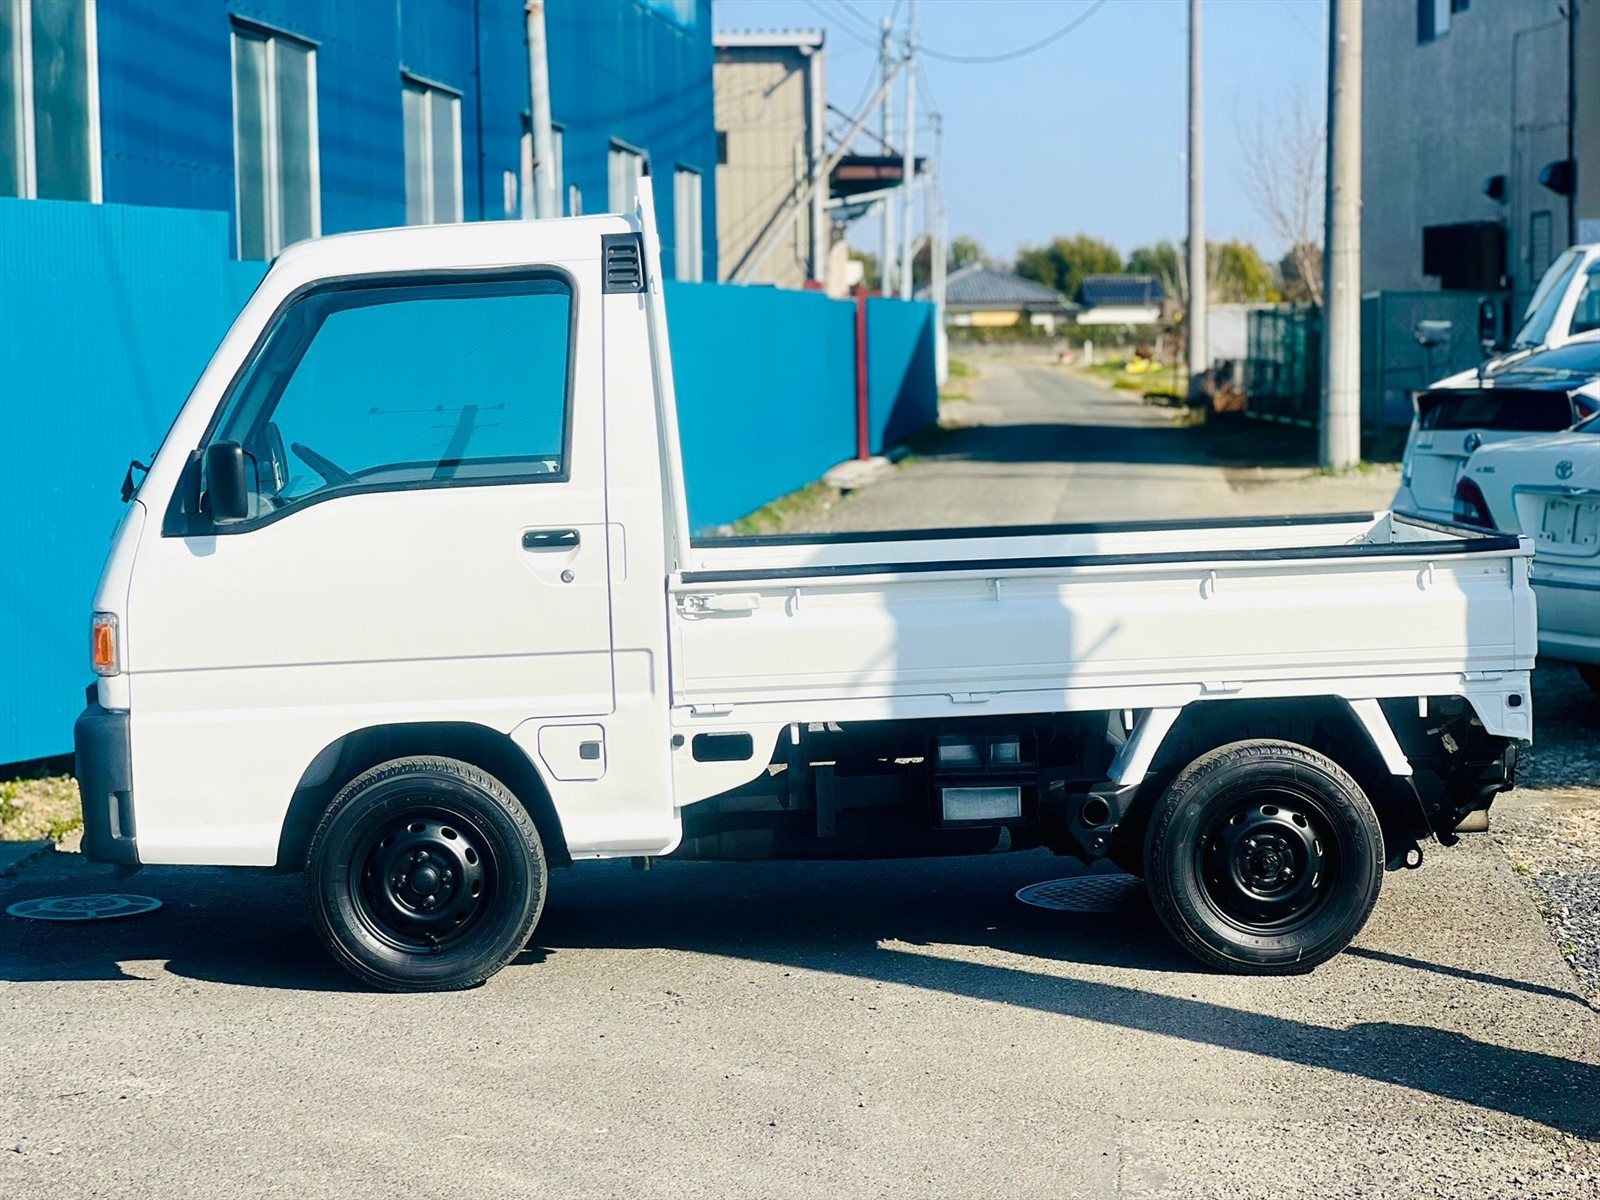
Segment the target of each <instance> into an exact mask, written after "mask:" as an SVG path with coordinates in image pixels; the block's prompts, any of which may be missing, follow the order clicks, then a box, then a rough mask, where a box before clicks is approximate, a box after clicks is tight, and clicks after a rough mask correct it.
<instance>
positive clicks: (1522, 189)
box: [1361, 0, 1600, 297]
mask: <svg viewBox="0 0 1600 1200" xmlns="http://www.w3.org/2000/svg"><path fill="white" fill-rule="evenodd" d="M1575 2H1576V5H1577V10H1576V15H1575V16H1574V12H1573V3H1572V0H1368V3H1367V4H1366V5H1365V6H1364V9H1363V17H1362V25H1363V28H1362V59H1363V63H1362V67H1363V69H1362V110H1363V111H1362V161H1361V175H1362V219H1361V287H1362V290H1363V291H1364V292H1372V291H1377V290H1388V289H1398V290H1407V289H1427V288H1434V287H1444V288H1456V289H1460V290H1466V291H1479V290H1489V289H1491V288H1494V287H1496V286H1497V285H1499V281H1500V280H1503V281H1504V284H1503V286H1507V287H1509V288H1511V289H1512V290H1513V291H1514V292H1515V293H1517V294H1518V296H1519V297H1521V296H1525V294H1526V293H1527V292H1528V291H1530V290H1531V289H1532V288H1533V286H1534V284H1536V283H1537V282H1538V280H1539V276H1540V275H1541V274H1542V273H1543V272H1544V269H1545V267H1547V266H1548V265H1549V264H1550V262H1551V260H1552V259H1553V258H1554V257H1555V256H1556V255H1557V254H1559V253H1560V252H1561V250H1562V249H1564V248H1565V247H1566V246H1567V245H1569V244H1570V243H1571V242H1572V241H1574V240H1578V241H1584V240H1591V241H1593V240H1600V0H1575Z"/></svg>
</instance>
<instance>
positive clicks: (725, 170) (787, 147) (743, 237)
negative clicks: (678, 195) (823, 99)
mask: <svg viewBox="0 0 1600 1200" xmlns="http://www.w3.org/2000/svg"><path fill="white" fill-rule="evenodd" d="M811 53H821V51H820V50H816V51H812V52H811ZM808 62H809V55H808V54H806V53H803V52H802V51H801V50H799V49H796V48H792V47H771V46H761V47H756V46H719V47H718V48H717V51H716V71H715V78H716V96H717V107H716V125H717V129H718V130H719V131H720V132H721V133H722V134H723V136H724V137H725V139H726V145H727V161H726V162H724V163H722V164H720V165H719V166H718V167H717V237H718V240H719V241H720V243H721V255H722V259H721V271H722V274H721V276H720V278H722V279H727V278H729V277H730V276H731V274H732V273H733V272H734V271H735V270H736V269H737V268H738V267H739V266H740V265H741V264H742V263H743V261H744V260H745V257H746V255H747V254H748V252H749V251H750V250H751V248H752V247H753V246H754V244H755V242H756V240H757V239H758V238H759V237H760V236H761V234H762V232H763V231H764V230H765V229H766V228H767V226H768V225H769V224H770V223H771V221H772V220H773V218H774V216H775V215H777V214H779V213H781V212H785V211H786V210H787V208H788V207H789V205H790V202H791V200H792V198H793V196H794V194H795V189H796V188H797V187H799V186H801V185H803V184H804V182H805V180H806V176H807V162H808V146H809V138H810V132H809V131H810V128H811V122H810V119H809V115H808V114H809V113H810V111H811V96H810V89H809V87H808V84H807V78H808V76H807V64H808ZM810 260H811V222H810V219H809V211H808V212H802V213H801V214H800V215H799V217H797V218H796V219H795V221H794V222H793V223H792V225H791V226H790V228H789V230H788V232H787V233H786V234H785V235H784V236H783V238H782V239H781V240H780V241H779V242H778V243H777V245H775V246H774V247H773V249H772V251H771V253H770V254H768V256H767V258H766V261H765V262H764V263H763V264H762V266H761V269H760V270H759V271H757V272H755V273H754V274H752V275H749V276H747V277H745V280H744V281H745V282H751V283H773V284H777V285H778V286H779V287H800V286H801V285H802V284H804V283H805V281H806V280H807V279H808V278H809V277H810Z"/></svg>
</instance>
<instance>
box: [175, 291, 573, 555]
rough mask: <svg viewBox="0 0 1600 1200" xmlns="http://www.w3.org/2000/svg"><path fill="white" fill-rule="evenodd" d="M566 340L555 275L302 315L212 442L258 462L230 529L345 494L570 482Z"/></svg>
mask: <svg viewBox="0 0 1600 1200" xmlns="http://www.w3.org/2000/svg"><path fill="white" fill-rule="evenodd" d="M571 329H572V290H571V286H570V284H569V283H568V282H567V281H566V280H565V279H564V278H556V277H551V276H543V277H538V278H523V279H518V280H505V279H495V280H480V281H475V282H451V283H427V284H407V283H383V284H379V285H373V284H363V285H361V286H357V287H349V286H344V287H337V288H330V289H327V290H322V291H317V292H312V293H310V294H308V295H306V296H304V297H302V298H301V299H299V300H297V301H295V302H293V303H292V304H291V305H290V306H288V307H287V308H286V309H285V310H284V311H283V313H282V314H281V315H280V316H279V318H278V320H277V322H276V324H275V325H274V326H273V328H272V330H271V332H270V333H269V334H268V336H267V338H266V340H265V341H264V342H263V343H262V345H261V346H260V348H259V350H258V352H257V353H256V355H255V358H254V360H253V361H252V362H251V363H250V364H249V366H248V368H247V369H246V371H245V373H244V375H243V378H242V380H241V382H240V383H239V384H238V385H237V387H236V389H235V390H234V392H233V394H232V395H231V396H230V397H229V399H228V400H227V402H226V406H225V408H224V411H223V414H222V418H221V420H220V421H219V422H218V424H217V426H216V429H215V432H214V433H213V435H212V437H211V443H236V444H237V445H238V446H240V447H242V449H243V453H244V455H245V462H246V464H247V469H246V478H247V480H248V481H250V482H249V484H248V485H247V486H248V487H249V491H250V495H249V497H248V501H249V503H248V516H246V517H245V518H244V519H243V520H242V521H234V522H230V523H229V524H230V525H231V527H232V528H233V529H239V528H250V527H253V526H254V525H256V524H260V523H262V522H264V521H268V520H272V519H275V518H277V517H278V516H279V515H280V514H282V513H284V512H285V511H286V510H289V509H293V508H295V507H297V506H303V505H306V504H309V503H312V502H314V501H319V500H326V499H332V498H335V497H337V496H339V495H341V494H345V493H362V492H372V491H389V490H399V489H410V488H418V487H450V486H463V485H481V484H494V483H539V482H560V481H563V480H565V479H566V478H567V436H568V427H569V392H570V378H569V376H570V372H569V359H570V350H571V346H570V341H571ZM206 482H207V481H204V480H203V481H202V485H201V486H202V491H204V489H205V487H206ZM201 507H202V508H204V507H205V502H204V500H202V501H201Z"/></svg>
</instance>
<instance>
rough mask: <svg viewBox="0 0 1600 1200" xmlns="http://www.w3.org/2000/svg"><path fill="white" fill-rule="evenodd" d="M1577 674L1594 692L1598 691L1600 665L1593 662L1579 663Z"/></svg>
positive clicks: (1599, 688)
mask: <svg viewBox="0 0 1600 1200" xmlns="http://www.w3.org/2000/svg"><path fill="white" fill-rule="evenodd" d="M1578 674H1579V675H1580V676H1582V678H1583V681H1584V682H1585V683H1587V684H1588V685H1589V686H1590V687H1591V688H1593V689H1594V690H1595V691H1596V692H1600V665H1596V664H1594V663H1579V664H1578Z"/></svg>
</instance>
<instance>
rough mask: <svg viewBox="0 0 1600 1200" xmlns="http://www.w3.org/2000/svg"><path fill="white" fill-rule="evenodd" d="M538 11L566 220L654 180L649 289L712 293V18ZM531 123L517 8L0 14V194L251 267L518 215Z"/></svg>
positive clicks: (309, 4) (660, 1)
mask: <svg viewBox="0 0 1600 1200" xmlns="http://www.w3.org/2000/svg"><path fill="white" fill-rule="evenodd" d="M546 9H547V16H546V24H547V30H548V42H549V56H548V57H549V69H550V90H551V113H552V118H553V124H554V125H555V144H556V154H555V156H554V157H555V160H556V161H555V162H554V164H553V168H554V171H555V173H556V176H557V181H558V187H557V191H558V194H559V195H560V197H561V199H562V209H563V211H564V212H566V213H568V214H571V213H574V212H585V211H586V212H606V211H615V210H617V209H618V208H620V207H621V206H623V205H624V204H626V203H627V202H628V201H629V200H630V199H631V195H628V194H626V193H627V192H628V190H629V189H630V188H631V183H632V180H633V178H635V177H636V175H637V172H638V170H639V169H640V167H641V165H642V164H643V163H644V162H645V161H648V163H649V167H650V170H651V173H652V174H654V175H655V176H656V177H657V181H658V182H657V187H656V193H657V196H658V198H659V200H658V203H659V205H660V208H661V212H660V216H661V224H662V234H663V237H662V240H663V249H664V252H665V255H666V258H667V261H666V263H665V267H666V270H667V273H668V274H669V275H671V276H673V277H675V278H678V279H687V280H696V279H702V278H704V279H715V278H716V232H715V231H716V213H715V198H714V184H715V178H716V145H717V143H716V133H715V130H714V127H713V107H712V62H713V50H712V43H711V2H710V0H547V3H546ZM529 108H530V103H529V63H528V46H527V39H526V24H525V14H524V6H523V2H522V0H16V2H15V3H11V2H9V0H8V3H6V4H3V5H0V196H4V195H10V196H23V197H29V196H38V197H44V198H54V199H71V200H91V201H103V202H105V203H110V204H138V205H158V206H168V207H177V208H198V209H209V210H213V211H217V212H226V213H228V214H229V219H230V222H231V232H232V238H233V246H234V250H235V253H236V255H237V256H238V257H240V258H245V259H265V258H270V257H272V256H273V255H274V254H276V253H277V251H278V250H280V249H282V247H283V246H284V245H286V244H288V243H290V242H293V241H296V240H298V239H300V238H302V237H306V236H311V235H314V234H319V233H340V232H344V231H347V230H353V229H368V228H375V227H380V226H387V225H400V224H405V223H407V222H420V221H447V220H462V219H465V220H496V219H504V218H516V217H520V216H522V215H524V213H525V203H526V201H527V199H528V196H529V192H530V188H529V183H530V180H531V172H532V170H533V164H532V151H531V146H532V140H531V136H530V135H529V133H528V130H529V118H528V113H529ZM669 182H670V183H671V186H668V184H669ZM680 208H681V209H682V210H683V211H679V209H680ZM696 209H698V211H695V210H696ZM679 243H683V247H682V253H681V255H680V245H679Z"/></svg>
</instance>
